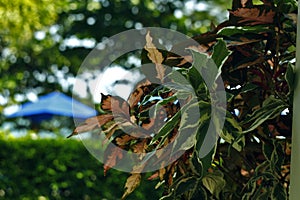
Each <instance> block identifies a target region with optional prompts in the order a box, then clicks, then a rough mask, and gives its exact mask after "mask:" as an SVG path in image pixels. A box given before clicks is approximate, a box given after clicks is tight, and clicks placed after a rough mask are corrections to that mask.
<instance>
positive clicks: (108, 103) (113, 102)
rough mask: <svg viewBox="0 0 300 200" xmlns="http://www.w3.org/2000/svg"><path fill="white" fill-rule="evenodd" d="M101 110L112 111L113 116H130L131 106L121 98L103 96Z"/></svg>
mask: <svg viewBox="0 0 300 200" xmlns="http://www.w3.org/2000/svg"><path fill="white" fill-rule="evenodd" d="M101 95H102V98H101V108H102V109H103V110H104V111H111V112H113V114H117V115H118V114H123V115H127V116H129V105H128V103H127V102H126V101H124V100H123V99H121V98H120V97H115V96H111V95H104V94H101Z"/></svg>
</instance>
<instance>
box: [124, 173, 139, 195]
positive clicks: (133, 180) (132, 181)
mask: <svg viewBox="0 0 300 200" xmlns="http://www.w3.org/2000/svg"><path fill="white" fill-rule="evenodd" d="M140 182H141V174H139V173H133V174H131V175H130V176H129V177H128V178H127V181H126V183H125V192H124V194H123V196H122V199H125V197H127V196H128V195H129V194H130V193H132V192H133V191H134V190H135V189H136V188H137V187H138V186H139V184H140Z"/></svg>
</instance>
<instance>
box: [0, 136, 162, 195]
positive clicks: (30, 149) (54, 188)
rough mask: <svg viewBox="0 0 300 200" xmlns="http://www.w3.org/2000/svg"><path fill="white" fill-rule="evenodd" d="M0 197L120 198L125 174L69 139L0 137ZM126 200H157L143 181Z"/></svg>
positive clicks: (159, 192)
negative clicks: (105, 170)
mask: <svg viewBox="0 0 300 200" xmlns="http://www.w3.org/2000/svg"><path fill="white" fill-rule="evenodd" d="M0 148H1V150H0V199H2V198H4V199H12V200H16V199H23V200H27V199H30V200H31V199H38V200H46V199H72V200H76V199H84V200H89V199H91V200H104V199H107V200H115V199H120V197H121V196H122V193H123V186H124V183H125V181H126V178H127V176H128V175H127V174H126V173H123V172H120V171H117V170H114V169H111V170H110V171H109V172H108V174H107V175H106V176H104V175H103V165H102V164H101V163H100V162H99V161H97V160H96V159H95V158H94V157H92V156H91V155H90V154H89V153H88V151H87V150H86V149H85V147H84V146H83V144H82V143H81V142H80V141H77V140H73V139H69V140H68V139H59V140H58V139H37V140H32V139H24V138H23V139H20V138H19V139H0ZM146 181H147V184H143V183H142V184H141V186H140V187H139V189H138V190H137V191H135V192H134V193H133V194H131V195H130V196H129V197H128V199H158V198H159V196H160V195H161V191H160V190H155V191H154V190H153V187H154V186H155V184H156V182H155V181H152V182H151V181H148V180H145V181H144V183H145V182H146Z"/></svg>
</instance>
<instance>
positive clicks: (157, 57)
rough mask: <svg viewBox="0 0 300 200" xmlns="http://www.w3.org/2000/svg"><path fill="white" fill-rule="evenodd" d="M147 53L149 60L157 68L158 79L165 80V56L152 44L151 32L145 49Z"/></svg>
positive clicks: (147, 37) (147, 36)
mask: <svg viewBox="0 0 300 200" xmlns="http://www.w3.org/2000/svg"><path fill="white" fill-rule="evenodd" d="M144 48H145V49H146V51H148V58H149V59H150V60H151V61H152V63H154V64H155V68H156V73H157V75H156V78H158V79H159V80H161V81H162V80H163V78H164V77H165V71H166V69H165V67H164V66H163V65H162V63H163V60H164V58H163V56H162V53H161V52H159V51H158V50H157V48H156V47H155V45H154V44H153V43H152V37H151V36H150V32H148V33H147V35H146V45H145V47H144Z"/></svg>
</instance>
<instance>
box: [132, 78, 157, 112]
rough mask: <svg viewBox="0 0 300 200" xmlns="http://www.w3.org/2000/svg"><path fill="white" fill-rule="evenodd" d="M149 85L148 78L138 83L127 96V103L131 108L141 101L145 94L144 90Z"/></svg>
mask: <svg viewBox="0 0 300 200" xmlns="http://www.w3.org/2000/svg"><path fill="white" fill-rule="evenodd" d="M150 85H151V82H150V81H149V80H146V81H145V82H143V83H141V84H139V85H138V86H137V87H136V89H135V90H134V91H133V92H132V93H131V94H130V96H129V98H128V103H129V106H130V108H133V107H134V106H136V105H137V104H138V102H140V101H141V98H142V97H143V96H144V95H145V90H147V88H148V86H150Z"/></svg>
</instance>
